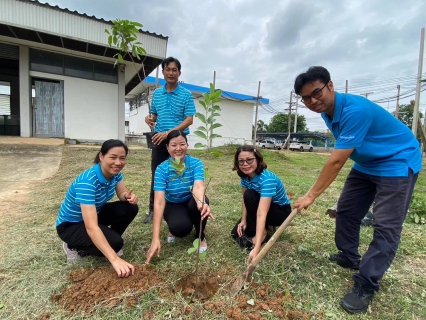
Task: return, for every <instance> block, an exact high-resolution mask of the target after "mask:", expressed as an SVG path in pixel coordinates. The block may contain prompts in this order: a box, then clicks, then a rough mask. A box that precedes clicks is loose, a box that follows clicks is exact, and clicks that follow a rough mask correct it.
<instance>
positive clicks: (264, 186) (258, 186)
mask: <svg viewBox="0 0 426 320" xmlns="http://www.w3.org/2000/svg"><path fill="white" fill-rule="evenodd" d="M241 187H243V188H246V189H250V190H254V191H256V192H257V193H259V194H260V197H261V198H272V202H273V203H276V204H278V205H280V206H283V205H286V204H290V203H291V202H290V199H289V198H288V197H287V193H286V191H285V188H284V184H283V183H282V181H281V180H280V178H278V176H277V175H276V174H275V173H273V172H271V171H269V170H267V169H264V170H263V171H262V173H261V174H255V176H254V177H253V179H252V180H249V177H244V178H241Z"/></svg>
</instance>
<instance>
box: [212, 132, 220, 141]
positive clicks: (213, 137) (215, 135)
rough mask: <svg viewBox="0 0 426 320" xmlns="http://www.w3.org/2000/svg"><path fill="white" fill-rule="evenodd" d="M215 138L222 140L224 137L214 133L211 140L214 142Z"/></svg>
mask: <svg viewBox="0 0 426 320" xmlns="http://www.w3.org/2000/svg"><path fill="white" fill-rule="evenodd" d="M215 138H222V136H221V135H220V134H216V133H213V134H212V135H211V136H210V140H213V139H215Z"/></svg>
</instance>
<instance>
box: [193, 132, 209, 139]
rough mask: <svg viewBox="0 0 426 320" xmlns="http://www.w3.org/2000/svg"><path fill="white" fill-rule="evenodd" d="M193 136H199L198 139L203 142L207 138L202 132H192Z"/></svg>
mask: <svg viewBox="0 0 426 320" xmlns="http://www.w3.org/2000/svg"><path fill="white" fill-rule="evenodd" d="M194 134H195V135H197V136H199V137H200V138H202V139H204V140H207V136H206V134H205V133H204V132H201V131H194Z"/></svg>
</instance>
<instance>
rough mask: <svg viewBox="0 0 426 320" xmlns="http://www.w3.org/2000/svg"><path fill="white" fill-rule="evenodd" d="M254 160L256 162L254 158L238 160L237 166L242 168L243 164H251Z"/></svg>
mask: <svg viewBox="0 0 426 320" xmlns="http://www.w3.org/2000/svg"><path fill="white" fill-rule="evenodd" d="M254 160H256V158H248V159H245V160H238V165H239V166H243V165H244V163H247V164H252V163H253V162H254Z"/></svg>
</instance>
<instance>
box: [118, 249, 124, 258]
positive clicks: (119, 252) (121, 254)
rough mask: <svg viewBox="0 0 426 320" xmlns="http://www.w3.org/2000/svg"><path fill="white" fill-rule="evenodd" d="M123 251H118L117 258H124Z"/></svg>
mask: <svg viewBox="0 0 426 320" xmlns="http://www.w3.org/2000/svg"><path fill="white" fill-rule="evenodd" d="M123 254H124V253H123V249H120V251H118V252H117V256H118V257H119V258H121V257H122V256H123Z"/></svg>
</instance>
